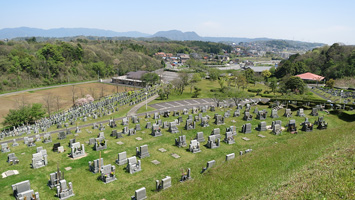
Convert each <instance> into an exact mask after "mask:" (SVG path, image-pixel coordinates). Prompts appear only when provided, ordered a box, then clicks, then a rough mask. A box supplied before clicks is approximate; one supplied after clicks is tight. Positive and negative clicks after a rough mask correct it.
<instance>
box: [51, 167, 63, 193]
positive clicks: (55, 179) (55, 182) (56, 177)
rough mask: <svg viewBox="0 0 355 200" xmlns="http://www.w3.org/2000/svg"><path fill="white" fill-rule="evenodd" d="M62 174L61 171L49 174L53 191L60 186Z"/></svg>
mask: <svg viewBox="0 0 355 200" xmlns="http://www.w3.org/2000/svg"><path fill="white" fill-rule="evenodd" d="M62 176H63V175H62V172H61V171H60V170H59V171H57V172H53V173H50V174H49V181H48V186H49V187H50V188H51V189H53V188H54V187H57V186H59V181H60V180H61V179H62Z"/></svg>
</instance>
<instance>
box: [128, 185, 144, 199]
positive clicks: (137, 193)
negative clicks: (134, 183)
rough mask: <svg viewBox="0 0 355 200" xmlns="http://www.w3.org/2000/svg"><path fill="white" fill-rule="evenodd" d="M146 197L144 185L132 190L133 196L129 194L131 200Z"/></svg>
mask: <svg viewBox="0 0 355 200" xmlns="http://www.w3.org/2000/svg"><path fill="white" fill-rule="evenodd" d="M144 199H147V191H146V189H145V187H142V188H140V189H138V190H136V191H135V192H134V196H131V200H144Z"/></svg>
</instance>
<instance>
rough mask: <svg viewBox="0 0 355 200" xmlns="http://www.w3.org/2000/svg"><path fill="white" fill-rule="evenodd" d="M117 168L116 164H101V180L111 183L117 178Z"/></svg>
mask: <svg viewBox="0 0 355 200" xmlns="http://www.w3.org/2000/svg"><path fill="white" fill-rule="evenodd" d="M115 170H116V167H115V166H114V165H111V164H108V165H104V166H101V170H100V171H101V176H100V178H101V180H102V181H103V182H104V183H110V182H112V181H115V180H117V178H116V175H115Z"/></svg>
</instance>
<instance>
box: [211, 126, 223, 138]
mask: <svg viewBox="0 0 355 200" xmlns="http://www.w3.org/2000/svg"><path fill="white" fill-rule="evenodd" d="M211 135H215V136H216V138H218V139H221V130H220V129H219V128H215V129H213V130H212V132H211Z"/></svg>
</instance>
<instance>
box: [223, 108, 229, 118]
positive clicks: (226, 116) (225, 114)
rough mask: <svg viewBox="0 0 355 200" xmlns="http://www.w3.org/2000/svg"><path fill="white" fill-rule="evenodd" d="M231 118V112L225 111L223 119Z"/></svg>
mask: <svg viewBox="0 0 355 200" xmlns="http://www.w3.org/2000/svg"><path fill="white" fill-rule="evenodd" d="M230 116H231V112H230V111H229V110H227V111H226V112H225V113H224V118H228V117H230Z"/></svg>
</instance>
